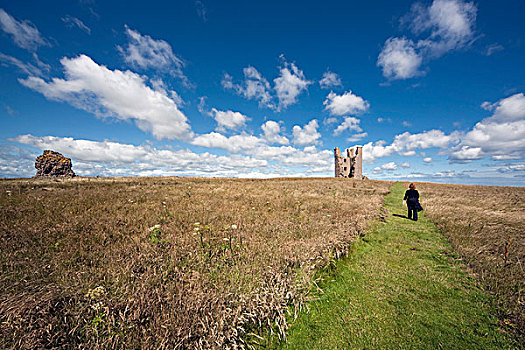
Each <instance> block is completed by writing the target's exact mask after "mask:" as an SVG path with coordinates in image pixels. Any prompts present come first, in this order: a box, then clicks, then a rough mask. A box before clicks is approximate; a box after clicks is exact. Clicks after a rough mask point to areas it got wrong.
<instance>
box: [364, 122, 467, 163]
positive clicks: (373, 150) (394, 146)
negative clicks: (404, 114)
mask: <svg viewBox="0 0 525 350" xmlns="http://www.w3.org/2000/svg"><path fill="white" fill-rule="evenodd" d="M458 140H459V134H458V133H452V134H450V135H446V134H445V133H444V132H443V131H441V130H437V129H434V130H430V131H425V132H422V133H418V134H411V133H409V132H404V133H402V134H398V135H396V136H395V137H394V141H393V142H392V143H391V144H390V145H387V144H386V142H385V141H383V140H381V141H378V142H375V143H373V142H369V143H367V144H366V145H364V146H363V160H364V161H365V162H367V163H372V162H374V161H375V160H376V159H378V158H383V157H389V156H391V155H394V154H396V153H399V154H403V155H414V154H415V150H416V149H428V148H433V147H437V148H441V149H446V148H448V147H449V146H450V145H451V144H454V143H456V142H458Z"/></svg>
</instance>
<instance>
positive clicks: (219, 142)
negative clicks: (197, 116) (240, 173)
mask: <svg viewBox="0 0 525 350" xmlns="http://www.w3.org/2000/svg"><path fill="white" fill-rule="evenodd" d="M191 144H192V145H195V146H201V147H206V148H221V149H225V150H227V151H229V152H232V153H238V152H242V151H244V152H246V151H251V150H253V149H255V148H256V147H257V146H262V145H264V144H265V142H264V140H262V139H260V138H258V137H256V136H253V135H248V134H241V135H234V136H229V137H228V136H225V135H223V134H221V133H218V132H210V133H208V134H201V135H197V136H196V137H195V138H194V139H193V140H192V141H191Z"/></svg>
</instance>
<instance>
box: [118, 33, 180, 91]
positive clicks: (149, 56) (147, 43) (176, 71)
mask: <svg viewBox="0 0 525 350" xmlns="http://www.w3.org/2000/svg"><path fill="white" fill-rule="evenodd" d="M125 28H126V34H127V36H128V40H129V42H128V46H127V48H122V47H120V46H119V47H118V49H119V51H120V52H121V54H122V56H123V58H124V61H125V62H126V63H128V64H129V65H130V66H131V67H134V68H138V69H150V68H153V69H157V70H160V71H165V72H169V73H170V74H172V75H174V76H176V77H178V78H180V79H182V81H183V82H184V83H185V84H186V85H188V84H189V83H188V78H187V77H186V76H185V75H184V73H183V72H182V68H184V61H183V60H182V59H181V58H179V57H177V56H176V55H175V54H174V53H173V50H172V48H171V46H170V44H168V43H167V42H166V41H164V40H155V39H153V38H152V37H150V36H149V35H142V34H140V33H139V32H138V31H136V30H133V29H131V28H129V27H128V26H125Z"/></svg>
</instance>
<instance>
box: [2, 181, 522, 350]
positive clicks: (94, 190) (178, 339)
mask: <svg viewBox="0 0 525 350" xmlns="http://www.w3.org/2000/svg"><path fill="white" fill-rule="evenodd" d="M388 186H389V184H388V183H385V182H374V181H352V180H341V179H275V180H234V179H193V178H133V179H125V178H121V179H81V178H80V179H72V180H61V181H58V180H55V181H53V180H16V181H1V182H0V264H1V269H2V270H1V275H0V343H2V344H3V346H5V347H6V348H16V349H19V348H54V347H67V348H79V347H80V348H94V349H96V348H155V349H161V348H178V347H180V348H187V347H191V348H218V347H220V348H235V347H245V344H244V343H243V341H245V340H246V339H248V338H250V339H257V338H256V337H255V336H254V337H250V335H249V333H251V332H255V333H258V332H264V329H266V330H269V329H271V330H274V331H276V334H279V333H280V335H282V334H283V332H284V330H285V328H286V327H287V325H286V318H287V317H286V312H287V310H289V309H291V310H294V309H295V310H298V309H300V307H301V305H302V303H303V301H304V300H305V298H306V295H307V291H308V290H309V288H308V287H309V285H310V284H311V282H312V276H313V273H314V271H315V269H316V268H317V267H320V266H324V265H326V264H327V263H329V262H330V260H331V259H333V258H335V257H338V256H340V255H345V254H346V253H347V250H348V247H349V245H350V243H351V242H352V241H353V240H354V238H355V237H356V236H357V235H358V233H359V232H360V231H361V230H363V229H364V228H365V227H366V225H367V224H368V223H369V222H370V221H371V219H372V218H374V217H377V216H378V215H379V212H380V207H381V203H382V200H383V196H384V195H385V194H386V193H387V192H388ZM429 199H430V196H429ZM521 203H523V202H521ZM196 223H199V224H196ZM155 225H159V226H155ZM232 225H235V226H233V227H232ZM516 244H517V242H516ZM512 254H514V253H512ZM512 256H514V255H512ZM512 259H514V258H512ZM512 259H511V261H510V262H509V264H511V265H514V260H512ZM290 305H293V306H295V308H294V307H292V308H289V306H290Z"/></svg>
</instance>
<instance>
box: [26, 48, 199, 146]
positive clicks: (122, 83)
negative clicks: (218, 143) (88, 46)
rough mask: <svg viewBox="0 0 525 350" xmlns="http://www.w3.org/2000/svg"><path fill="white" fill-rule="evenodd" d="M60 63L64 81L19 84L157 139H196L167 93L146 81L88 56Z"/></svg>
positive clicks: (36, 80)
mask: <svg viewBox="0 0 525 350" xmlns="http://www.w3.org/2000/svg"><path fill="white" fill-rule="evenodd" d="M60 62H61V64H62V66H63V67H64V73H65V79H60V78H53V79H52V80H51V81H49V82H47V81H44V80H43V79H41V78H38V77H35V76H30V77H28V78H27V79H20V80H19V81H20V83H22V84H23V85H24V86H26V87H28V88H30V89H33V90H35V91H38V92H40V93H41V94H43V95H44V96H45V97H46V98H47V99H49V100H55V101H63V102H67V103H69V104H71V105H72V106H74V107H76V108H80V109H83V110H86V111H88V112H91V113H94V114H96V115H97V116H103V117H113V118H116V119H120V120H126V121H127V120H132V121H134V122H135V124H136V125H137V127H139V129H141V130H143V131H146V132H151V134H152V135H153V136H154V137H155V138H157V139H182V140H187V139H190V138H191V137H192V136H193V133H192V131H191V127H190V125H189V124H188V119H187V118H186V116H185V115H184V114H183V113H182V112H181V111H180V110H179V109H178V107H177V104H176V103H175V101H174V100H173V99H172V98H170V96H168V93H167V92H166V91H165V90H163V89H161V88H157V89H152V88H151V87H149V86H147V85H146V82H145V78H144V77H142V76H140V75H138V74H136V73H133V72H130V71H125V72H123V71H120V70H111V69H108V68H107V67H105V66H101V65H99V64H97V63H95V62H94V61H93V60H92V59H91V58H90V57H88V56H85V55H81V56H78V57H76V58H63V59H62V60H60Z"/></svg>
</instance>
